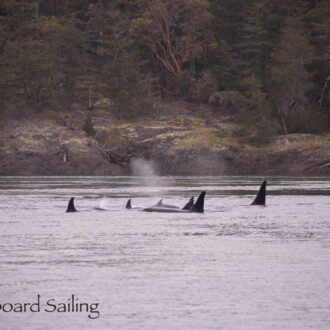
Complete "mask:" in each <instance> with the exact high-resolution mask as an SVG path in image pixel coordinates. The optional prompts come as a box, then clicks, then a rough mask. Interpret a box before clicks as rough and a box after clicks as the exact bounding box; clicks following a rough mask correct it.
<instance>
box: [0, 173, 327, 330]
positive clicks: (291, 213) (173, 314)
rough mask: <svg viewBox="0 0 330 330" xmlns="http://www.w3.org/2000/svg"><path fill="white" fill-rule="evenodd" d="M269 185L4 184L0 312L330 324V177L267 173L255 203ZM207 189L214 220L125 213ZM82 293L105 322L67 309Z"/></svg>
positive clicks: (127, 321)
mask: <svg viewBox="0 0 330 330" xmlns="http://www.w3.org/2000/svg"><path fill="white" fill-rule="evenodd" d="M262 180H263V178H260V177H162V178H141V177H24V178H20V177H0V274H1V281H0V306H2V308H3V307H4V308H5V309H8V308H10V305H8V304H12V305H14V304H16V305H15V306H16V307H17V306H18V307H17V308H19V304H22V303H36V302H37V295H40V312H35V313H32V312H30V311H29V310H28V311H27V312H19V311H18V312H13V311H12V312H3V310H2V309H1V310H0V324H1V325H0V328H1V329H6V330H8V329H15V330H17V329H43V330H44V329H139V330H142V329H147V330H149V329H150V330H155V329H199V330H200V329H235V330H236V329H253V330H255V329H262V330H265V329H330V216H329V211H330V207H329V202H330V178H324V177H323V178H321V177H319V178H315V177H314V178H306V177H305V178H299V177H297V178H292V177H290V178H285V177H276V178H268V182H269V185H268V189H267V190H268V196H267V206H266V207H262V206H253V207H252V206H249V204H250V203H251V201H252V200H253V197H254V194H255V193H256V191H257V190H258V187H259V184H260V183H261V182H262ZM202 190H206V192H207V195H206V200H205V213H204V214H155V213H144V212H141V211H136V210H132V211H128V210H126V209H125V204H126V201H127V199H128V198H130V197H132V198H133V206H134V205H135V206H150V205H153V204H155V203H156V202H157V201H158V199H159V198H160V197H163V198H164V202H166V203H170V204H175V205H178V206H183V205H184V204H185V202H186V201H187V200H188V199H189V197H190V196H192V195H194V196H197V195H198V194H199V193H200V192H201V191H202ZM71 196H75V197H76V201H75V204H76V208H77V209H79V211H80V212H79V213H71V214H68V213H65V210H66V206H67V203H68V200H69V198H70V197H71ZM100 206H101V207H103V208H106V209H107V210H106V211H97V210H95V209H94V207H100ZM72 294H74V295H75V299H79V300H77V302H79V303H80V302H84V303H86V304H88V306H89V307H88V308H90V305H91V304H93V303H99V306H98V308H97V310H98V311H99V313H100V315H99V317H98V318H95V319H90V318H89V317H88V315H91V316H92V317H94V316H96V312H95V311H94V312H93V313H92V314H91V313H89V312H86V311H85V310H83V311H82V312H68V311H67V310H66V311H65V312H61V311H57V310H58V308H59V306H62V310H63V308H66V307H63V304H64V306H67V304H68V303H70V299H71V298H70V297H71V295H72ZM50 299H54V300H51V303H52V304H54V305H55V307H54V308H56V311H54V312H46V311H45V309H47V308H48V309H49V310H51V309H53V307H50V306H48V307H47V301H49V300H50ZM4 304H7V305H6V306H4ZM61 304H62V305H61ZM65 304H66V305H65ZM85 307H86V306H85ZM94 307H96V306H94ZM28 308H29V307H28ZM67 309H68V308H67Z"/></svg>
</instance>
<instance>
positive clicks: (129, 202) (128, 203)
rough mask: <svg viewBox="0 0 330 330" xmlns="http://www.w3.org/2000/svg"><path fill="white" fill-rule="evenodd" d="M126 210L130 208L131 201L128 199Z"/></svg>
mask: <svg viewBox="0 0 330 330" xmlns="http://www.w3.org/2000/svg"><path fill="white" fill-rule="evenodd" d="M126 208H127V209H129V210H130V209H131V208H132V200H131V199H129V200H128V201H127V203H126Z"/></svg>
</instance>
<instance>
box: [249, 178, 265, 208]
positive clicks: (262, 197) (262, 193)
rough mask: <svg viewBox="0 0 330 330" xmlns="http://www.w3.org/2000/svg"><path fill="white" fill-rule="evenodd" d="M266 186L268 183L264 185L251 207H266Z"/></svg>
mask: <svg viewBox="0 0 330 330" xmlns="http://www.w3.org/2000/svg"><path fill="white" fill-rule="evenodd" d="M266 184H267V181H264V182H263V183H262V185H261V186H260V189H259V192H258V194H257V196H256V198H255V199H254V201H253V203H252V204H251V205H266Z"/></svg>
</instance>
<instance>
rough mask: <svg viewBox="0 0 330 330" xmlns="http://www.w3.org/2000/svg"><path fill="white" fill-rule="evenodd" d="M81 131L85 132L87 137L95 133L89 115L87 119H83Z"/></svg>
mask: <svg viewBox="0 0 330 330" xmlns="http://www.w3.org/2000/svg"><path fill="white" fill-rule="evenodd" d="M81 128H82V130H83V131H85V132H86V134H87V136H94V135H95V133H96V131H95V129H94V123H93V120H92V117H91V115H90V114H89V115H88V116H87V118H86V119H85V121H84V123H83V125H82V127H81Z"/></svg>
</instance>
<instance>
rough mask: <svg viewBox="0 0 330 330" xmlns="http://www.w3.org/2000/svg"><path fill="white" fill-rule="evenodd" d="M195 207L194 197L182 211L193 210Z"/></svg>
mask: <svg viewBox="0 0 330 330" xmlns="http://www.w3.org/2000/svg"><path fill="white" fill-rule="evenodd" d="M193 206H194V197H191V198H190V199H189V202H188V203H187V204H186V205H185V206H184V207H183V208H182V210H191V208H192V207H193Z"/></svg>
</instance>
